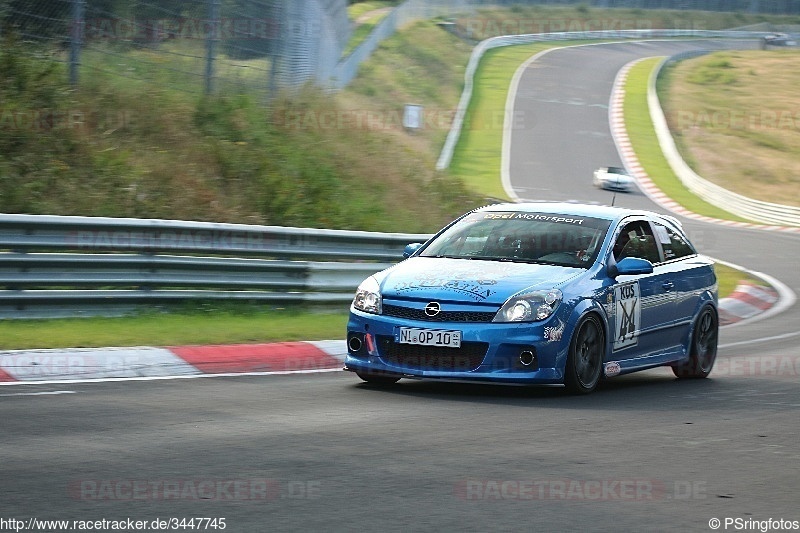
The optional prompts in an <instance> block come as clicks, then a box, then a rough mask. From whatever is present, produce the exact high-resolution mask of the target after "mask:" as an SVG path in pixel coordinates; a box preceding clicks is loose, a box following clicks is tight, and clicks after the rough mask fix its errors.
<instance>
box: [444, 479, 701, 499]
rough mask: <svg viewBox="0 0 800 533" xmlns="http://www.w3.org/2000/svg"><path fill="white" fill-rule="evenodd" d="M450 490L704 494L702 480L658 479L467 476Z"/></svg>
mask: <svg viewBox="0 0 800 533" xmlns="http://www.w3.org/2000/svg"><path fill="white" fill-rule="evenodd" d="M453 494H454V495H455V496H456V497H457V498H459V499H461V500H466V501H515V500H518V501H587V502H642V501H662V500H692V499H705V498H706V482H705V481H698V480H686V481H669V482H668V481H665V480H659V479H639V478H620V479H505V480H500V479H485V480H477V479H469V480H462V481H458V482H456V483H455V485H454V487H453Z"/></svg>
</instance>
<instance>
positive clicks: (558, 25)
mask: <svg viewBox="0 0 800 533" xmlns="http://www.w3.org/2000/svg"><path fill="white" fill-rule="evenodd" d="M457 24H458V26H459V27H460V28H461V29H463V30H464V31H466V32H467V34H468V35H473V36H483V37H489V36H494V35H529V34H536V33H562V32H579V33H586V32H620V31H630V30H653V29H657V28H659V27H663V24H662V23H661V21H659V20H655V19H647V18H626V17H621V18H620V17H597V18H567V17H565V18H545V17H536V18H524V17H522V18H516V17H515V18H487V17H469V18H461V19H459V20H458V21H457ZM675 24H677V26H676V25H675ZM671 29H685V30H704V29H707V26H706V24H705V22H704V21H702V20H697V21H694V20H692V21H685V22H683V23H680V22H676V23H674V24H671Z"/></svg>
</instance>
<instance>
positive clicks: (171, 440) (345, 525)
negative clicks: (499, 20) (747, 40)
mask: <svg viewBox="0 0 800 533" xmlns="http://www.w3.org/2000/svg"><path fill="white" fill-rule="evenodd" d="M691 46H703V43H694V44H693V43H686V42H684V43H680V44H674V43H673V44H670V43H641V44H640V43H627V44H624V45H623V44H616V45H603V46H591V47H582V48H580V49H577V48H575V49H564V50H561V51H557V52H551V53H549V54H546V55H545V56H543V57H542V59H541V61H540V62H539V63H537V64H535V65H534V66H532V67H531V68H530V69H529V72H527V73H526V75H525V76H524V77H523V80H522V84H521V86H520V92H519V99H518V100H517V105H518V106H520V107H521V108H522V109H523V111H524V113H525V114H526V115H525V116H526V117H527V116H531V117H536V120H535V121H534V122H533V124H532V125H531V127H530V128H525V129H524V130H518V131H515V132H514V137H513V145H512V152H511V155H512V165H511V170H512V176H511V177H512V184H513V186H514V188H515V190H516V191H517V192H518V194H519V195H520V196H523V197H526V198H545V199H579V200H586V201H601V202H608V201H610V194H611V193H607V192H603V191H598V190H595V189H593V188H592V186H591V171H592V170H593V168H594V167H597V166H604V165H612V164H616V163H619V156H618V155H617V151H616V149H615V147H614V145H613V142H612V140H611V136H610V133H609V127H608V116H607V104H608V100H609V95H610V90H611V84H612V82H613V79H614V76H615V75H616V72H617V71H618V70H619V69H620V68H621V67H622V66H623V65H624V64H626V63H627V62H628V61H630V60H631V59H633V58H635V57H639V56H651V55H665V54H668V53H672V52H673V51H676V50H677V49H686V48H687V47H691ZM617 204H618V205H628V206H633V207H649V208H653V209H660V208H658V207H657V206H655V205H654V204H652V203H650V201H649V200H648V199H647V198H646V197H645V196H643V195H641V194H638V193H634V194H630V195H624V196H623V195H620V196H618V198H617ZM686 225H687V227H688V228H689V230H690V232H691V234H692V237H693V240H694V241H695V242H696V244H698V245H699V247H701V248H702V250H703V251H704V252H705V253H707V254H709V255H711V256H714V257H717V258H720V259H724V260H728V261H731V262H734V263H737V264H740V265H744V266H746V267H748V268H751V269H753V270H757V271H760V272H764V273H766V274H768V275H771V276H774V277H775V278H777V279H780V280H781V281H783V282H784V283H786V284H787V285H788V286H789V287H791V289H793V290H794V291H795V292H798V291H800V281H798V275H797V267H796V265H797V264H798V260H800V246H799V245H800V236H798V235H792V234H787V233H776V232H767V231H761V230H742V229H733V228H723V227H719V226H714V225H710V224H705V223H697V222H692V221H686ZM798 323H800V311H798V307H797V306H794V307H793V308H791V309H789V310H787V311H785V312H783V313H781V314H779V315H777V316H774V317H771V318H767V319H764V320H760V321H756V322H752V323H745V324H741V325H737V326H735V327H729V328H725V329H723V331H722V333H721V343H722V348H721V350H720V356H719V358H718V361H717V368H716V369H715V371H714V373H712V375H711V378H709V379H707V380H700V381H681V382H679V381H677V380H675V379H673V377H672V373H671V372H670V371H669V370H668V369H656V370H652V371H648V372H643V373H638V374H633V375H629V376H622V377H619V378H614V379H612V380H609V381H608V382H607V383H606V384H604V386H602V387H601V389H600V390H598V391H597V392H596V393H595V394H594V395H592V396H589V397H573V396H567V395H565V394H563V392H562V391H561V390H560V389H559V388H517V387H510V388H502V387H491V386H475V385H451V384H429V383H418V382H408V381H401V382H400V384H398V386H396V387H393V388H391V389H388V390H381V389H378V388H374V387H371V386H368V385H365V384H362V383H360V381H359V380H358V378H357V377H355V376H354V375H351V374H349V373H344V372H328V373H319V374H300V375H286V376H269V377H223V378H215V379H177V380H165V381H141V382H120V383H115V382H106V383H86V384H60V385H59V384H53V385H16V386H13V387H2V388H0V416H1V417H2V418H1V420H2V434H0V453H2V456H0V519H3V520H9V519H16V520H23V521H26V525H27V520H29V519H31V518H36V519H40V520H45V519H49V520H69V521H72V520H86V521H89V520H91V521H98V520H104V519H105V520H126V519H128V518H130V519H132V520H142V521H146V522H147V525H148V526H152V525H153V524H152V521H153V520H156V519H161V520H170V519H178V520H180V519H187V520H188V519H191V518H193V517H194V518H195V519H197V518H209V519H217V522H215V523H213V524H215V525H216V527H213V526H211V524H212V522H211V521H205V522H198V521H195V522H194V523H193V527H191V528H190V527H188V524H189V523H188V522H184V527H183V528H181V527H180V521H178V522H171V523H170V524H174V525H175V526H176V527H174V528H172V529H173V530H188V529H194V530H196V529H203V530H206V531H208V530H220V528H219V525H220V522H219V519H220V518H224V519H225V520H224V524H225V526H226V528H225V529H226V531H232V532H239V531H242V532H255V531H287V530H292V531H297V530H303V531H315V530H319V531H345V530H358V531H437V532H438V531H578V530H580V531H642V530H651V531H666V530H681V531H711V530H712V529H711V528H710V526H709V521H710V520H712V519H715V518H716V519H719V520H721V521H722V527H720V528H719V530H720V531H734V530H739V531H741V530H743V529H742V528H739V529H734V528H735V525H736V523H729V525H728V527H727V528H725V519H730V520H734V519H740V522H739V523H738V524H740V525H747V524H749V529H750V530H759V525H757V524H756V523H755V522H753V521H766V520H770V519H772V520H773V524H777V521H779V520H781V519H783V520H787V521H800V508H798V506H797V499H798V479H799V478H800V477H799V474H800V467H799V466H798V465H800V450H798V441H797V434H798V430H799V429H800V427H799V426H800V422H799V421H800V387H798V381H800V378H799V377H798V375H800V355H798V351H797V349H796V345H797V342H798V340H800V335H799V334H798V331H797V324H798ZM748 521H750V522H748ZM168 523H169V522H168ZM9 525H10V523H9V522H5V523H0V526H3V527H5V528H6V529H9V527H8V526H9ZM92 525H96V524H92ZM100 525H104V526H108V524H102V523H101V524H100ZM156 525H158V524H156ZM203 525H204V527H198V526H203ZM712 525H714V524H713V523H712ZM760 525H763V522H762V523H760ZM789 525H790V526H791V525H792V524H791V523H790V524H789ZM3 527H0V529H3ZM797 527H798V528H800V523H798V525H797ZM76 529H77V528H72V529H69V530H76ZM95 529H101V530H110V527H107V528H106V529H102V528H97V527H96V528H95ZM153 529H154V528H152V527H151V528H150V529H148V530H153ZM775 529H776V528H775V526H773V527H772V530H775ZM28 530H29V529H21V531H28ZM51 530H53V531H55V530H58V529H57V528H55V527H53V528H51Z"/></svg>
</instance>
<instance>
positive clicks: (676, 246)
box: [655, 223, 697, 261]
mask: <svg viewBox="0 0 800 533" xmlns="http://www.w3.org/2000/svg"><path fill="white" fill-rule="evenodd" d="M655 227H656V234H657V235H658V240H659V242H661V247H662V248H663V249H664V260H665V261H671V260H672V259H680V258H681V257H686V256H689V255H694V254H696V253H697V252H696V251H695V250H694V248H693V247H692V245H691V244H689V241H687V240H686V238H685V237H684V236H683V235H681V234H680V233H678V232H677V231H675V230H673V229H672V228H670V227H669V226H662V225H661V224H658V223H656V224H655Z"/></svg>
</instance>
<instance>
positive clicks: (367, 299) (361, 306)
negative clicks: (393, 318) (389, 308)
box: [353, 276, 383, 315]
mask: <svg viewBox="0 0 800 533" xmlns="http://www.w3.org/2000/svg"><path fill="white" fill-rule="evenodd" d="M353 307H354V308H355V309H358V310H359V311H364V312H365V313H374V314H376V315H379V314H381V312H382V310H383V309H382V305H381V288H380V286H379V285H378V281H377V280H376V279H375V278H373V277H371V276H370V277H369V278H367V279H365V280H364V281H363V282H361V285H359V286H358V289H356V296H355V298H353Z"/></svg>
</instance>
